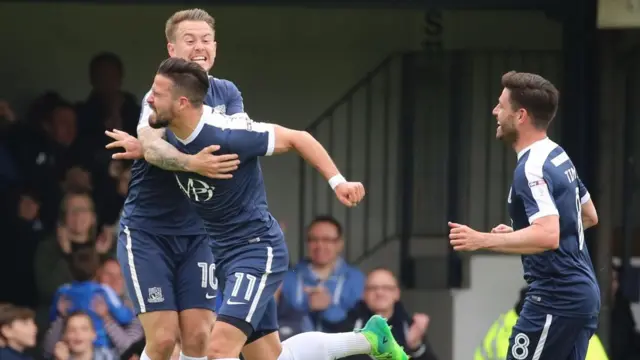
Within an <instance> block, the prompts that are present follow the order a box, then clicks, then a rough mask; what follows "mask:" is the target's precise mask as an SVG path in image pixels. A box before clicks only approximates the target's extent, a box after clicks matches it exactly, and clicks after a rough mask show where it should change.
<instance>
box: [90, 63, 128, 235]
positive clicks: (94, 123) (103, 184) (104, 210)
mask: <svg viewBox="0 0 640 360" xmlns="http://www.w3.org/2000/svg"><path fill="white" fill-rule="evenodd" d="M124 73H125V72H124V65H123V63H122V60H121V59H120V58H119V57H118V55H116V54H114V53H111V52H102V53H99V54H96V55H95V56H94V57H93V59H91V62H90V64H89V79H90V81H91V86H92V90H91V93H90V94H89V96H88V97H87V99H86V101H84V102H83V103H81V104H80V105H79V106H78V114H79V115H78V118H79V126H80V133H81V134H82V136H83V140H84V141H85V143H86V144H87V145H86V147H87V148H90V149H91V150H90V151H88V152H89V153H90V154H91V159H90V161H89V164H90V167H88V170H89V171H90V172H91V173H92V174H93V177H94V179H95V183H94V185H95V188H96V197H95V201H96V204H97V205H98V207H97V209H98V215H99V218H101V219H103V220H104V221H105V222H107V223H109V224H112V223H115V220H117V217H118V211H119V210H120V205H118V204H116V203H114V202H113V201H112V199H113V198H117V192H116V181H115V180H114V179H113V178H112V177H111V176H109V169H110V167H111V166H110V164H111V163H112V159H111V155H112V154H113V151H111V150H107V149H105V147H104V146H105V145H106V144H107V143H108V142H109V138H108V137H106V136H105V135H104V131H105V130H113V129H122V130H124V131H126V132H128V133H129V134H135V131H136V127H137V125H138V117H139V114H140V102H139V101H138V100H137V99H136V98H135V96H133V95H132V94H131V93H128V92H125V91H123V90H122V82H123V79H124Z"/></svg>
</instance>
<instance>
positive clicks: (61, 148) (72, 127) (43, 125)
mask: <svg viewBox="0 0 640 360" xmlns="http://www.w3.org/2000/svg"><path fill="white" fill-rule="evenodd" d="M42 102H43V105H44V106H47V108H45V109H41V110H39V111H37V112H36V111H34V114H36V115H37V116H39V117H40V118H39V119H38V120H36V123H37V124H38V125H39V127H37V128H36V129H34V130H32V131H25V132H24V133H22V134H21V136H20V137H17V138H16V139H13V141H12V145H11V146H10V147H11V149H12V150H11V151H12V156H13V157H14V160H15V163H16V164H17V165H18V166H19V168H20V169H19V171H20V173H21V174H22V176H23V178H24V179H26V180H27V181H29V183H30V184H29V185H30V186H31V187H33V188H34V189H35V190H37V191H38V193H39V194H40V195H41V196H42V209H41V217H42V221H43V223H44V225H45V228H46V229H47V230H51V229H53V228H55V221H56V219H57V209H58V203H59V201H60V198H61V193H62V190H61V189H60V186H59V184H60V182H61V181H62V180H63V178H64V176H65V174H66V172H67V170H68V169H69V168H71V167H72V166H74V165H77V164H81V163H82V161H83V160H82V159H83V158H84V155H85V154H86V152H85V151H82V150H81V149H80V148H79V147H78V146H77V143H76V135H77V129H76V113H75V109H74V107H73V106H72V105H71V104H70V103H68V102H66V101H64V100H63V99H61V98H57V99H54V98H47V101H44V100H43V101H42Z"/></svg>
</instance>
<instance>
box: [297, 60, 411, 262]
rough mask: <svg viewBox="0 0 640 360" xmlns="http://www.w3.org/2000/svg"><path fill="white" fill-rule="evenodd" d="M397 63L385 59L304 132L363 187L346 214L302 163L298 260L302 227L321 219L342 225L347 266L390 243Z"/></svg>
mask: <svg viewBox="0 0 640 360" xmlns="http://www.w3.org/2000/svg"><path fill="white" fill-rule="evenodd" d="M400 58H401V56H399V55H397V54H393V55H390V56H388V57H387V58H385V59H384V60H383V61H382V62H381V63H380V64H379V65H378V66H376V67H375V68H374V69H373V70H371V71H370V72H368V73H367V74H366V75H365V76H364V77H363V78H362V79H361V80H360V81H358V82H357V83H356V84H355V85H354V86H352V87H351V88H350V89H349V90H348V91H347V92H346V93H345V94H344V95H343V96H341V97H340V98H339V99H338V100H337V101H336V102H334V103H333V104H331V106H329V107H328V108H327V110H325V111H324V112H323V113H322V114H321V115H320V116H319V117H318V118H317V119H316V120H315V121H313V122H312V123H311V125H309V126H308V127H307V129H306V130H307V131H308V132H310V133H311V134H313V135H314V136H315V137H316V138H317V139H318V140H319V141H320V142H321V143H322V144H323V145H324V146H325V148H326V149H327V151H328V152H329V153H330V154H331V155H332V157H333V159H334V160H335V161H336V163H337V165H338V167H339V168H340V169H341V171H342V173H343V174H344V176H345V177H346V178H347V179H349V180H353V181H361V182H362V183H363V184H364V185H365V187H366V189H367V197H366V201H364V202H363V203H362V204H361V205H360V206H359V207H357V208H352V209H346V208H345V207H344V206H342V205H340V204H339V202H338V200H337V199H336V198H335V195H334V193H333V191H331V189H330V188H329V186H328V185H327V183H326V180H325V179H323V178H322V177H321V176H319V174H317V172H316V171H315V170H314V169H312V168H311V167H309V166H308V165H307V164H306V163H305V162H304V160H301V162H300V170H299V171H300V174H299V178H300V194H299V209H300V215H299V229H300V235H299V244H300V245H299V257H300V258H302V257H303V256H304V254H305V250H306V241H305V239H306V227H307V226H308V224H309V222H310V221H311V220H312V219H313V218H314V217H315V216H317V215H320V214H330V215H332V216H334V217H335V218H336V219H337V220H338V221H340V223H341V224H342V226H343V232H344V237H345V239H346V240H347V241H346V243H345V258H346V260H347V261H349V262H353V263H358V262H360V261H361V260H363V259H365V258H366V257H368V256H369V255H370V254H371V253H373V252H375V251H377V250H378V249H380V248H381V247H382V246H384V245H385V244H386V243H387V242H388V241H389V240H390V239H392V238H394V237H395V235H396V226H395V223H396V216H395V212H394V211H395V209H396V204H395V203H393V199H394V198H395V195H396V191H397V186H396V183H397V179H396V178H395V177H394V174H396V173H397V172H395V171H392V170H393V169H390V168H389V164H390V163H395V158H394V157H393V156H394V154H395V153H396V151H397V144H398V142H397V121H396V120H397V118H398V116H399V99H400V95H399V93H400V88H399V84H400V79H399V76H398V72H399V69H400V66H401V61H400ZM391 159H393V160H391Z"/></svg>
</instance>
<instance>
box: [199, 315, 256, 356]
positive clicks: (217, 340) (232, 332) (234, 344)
mask: <svg viewBox="0 0 640 360" xmlns="http://www.w3.org/2000/svg"><path fill="white" fill-rule="evenodd" d="M221 320H222V321H221ZM224 320H228V318H225V317H222V316H220V317H218V322H216V324H215V326H214V328H213V332H212V333H211V339H210V341H209V350H208V351H207V355H208V356H209V358H210V359H211V358H213V359H224V358H235V357H237V356H238V355H239V354H240V351H242V348H243V346H244V344H245V341H246V340H247V336H246V334H245V332H243V331H242V330H240V329H239V328H237V327H235V326H234V325H231V324H229V323H227V322H225V321H224Z"/></svg>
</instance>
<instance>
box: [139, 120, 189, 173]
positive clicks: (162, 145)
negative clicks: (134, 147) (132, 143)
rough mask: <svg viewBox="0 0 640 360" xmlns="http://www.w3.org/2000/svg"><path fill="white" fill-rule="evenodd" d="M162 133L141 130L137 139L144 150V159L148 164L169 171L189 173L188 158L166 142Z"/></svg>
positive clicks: (153, 130)
mask: <svg viewBox="0 0 640 360" xmlns="http://www.w3.org/2000/svg"><path fill="white" fill-rule="evenodd" d="M163 135H164V131H162V130H155V129H147V128H145V129H141V130H140V131H139V133H138V139H139V140H140V142H141V143H142V148H143V149H144V159H145V160H146V161H148V162H149V163H150V164H152V165H155V166H157V167H159V168H161V169H164V170H169V171H189V170H188V168H187V166H188V163H189V157H188V155H187V154H183V153H181V152H180V151H178V150H177V149H176V148H175V147H173V146H171V144H169V143H168V142H166V141H165V140H164V139H163V138H162V136H163Z"/></svg>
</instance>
